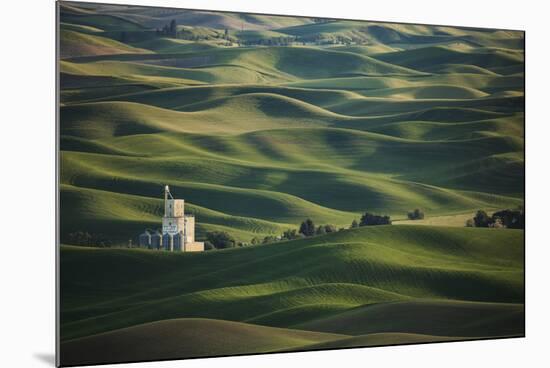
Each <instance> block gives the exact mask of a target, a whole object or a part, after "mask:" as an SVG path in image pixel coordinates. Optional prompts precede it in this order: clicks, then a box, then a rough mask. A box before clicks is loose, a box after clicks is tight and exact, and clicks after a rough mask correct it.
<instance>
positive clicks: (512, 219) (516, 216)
mask: <svg viewBox="0 0 550 368" xmlns="http://www.w3.org/2000/svg"><path fill="white" fill-rule="evenodd" d="M493 219H494V220H495V221H496V220H497V219H499V220H500V221H501V222H502V225H503V226H504V227H507V228H508V229H525V212H524V211H523V208H518V209H516V210H510V209H507V210H502V211H498V212H495V213H493Z"/></svg>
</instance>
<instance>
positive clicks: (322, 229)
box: [315, 224, 338, 235]
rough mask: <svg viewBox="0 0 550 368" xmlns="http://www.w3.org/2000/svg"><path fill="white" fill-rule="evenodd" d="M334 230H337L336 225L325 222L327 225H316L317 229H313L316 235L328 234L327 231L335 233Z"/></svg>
mask: <svg viewBox="0 0 550 368" xmlns="http://www.w3.org/2000/svg"><path fill="white" fill-rule="evenodd" d="M336 231H338V229H337V228H336V226H334V225H330V224H327V225H320V226H318V227H317V229H316V230H315V234H316V235H323V234H328V233H335V232H336Z"/></svg>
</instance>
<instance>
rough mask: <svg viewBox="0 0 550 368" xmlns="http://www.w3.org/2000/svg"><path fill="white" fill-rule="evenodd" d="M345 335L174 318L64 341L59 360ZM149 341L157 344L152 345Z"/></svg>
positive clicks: (240, 348) (188, 352) (258, 347)
mask: <svg viewBox="0 0 550 368" xmlns="http://www.w3.org/2000/svg"><path fill="white" fill-rule="evenodd" d="M344 337H345V336H342V335H337V334H329V333H319V332H306V331H299V330H289V329H280V328H273V327H264V326H257V325H251V324H246V323H237V322H229V321H218V320H210V319H198V318H197V319H176V320H165V321H160V322H153V323H147V324H143V325H138V326H133V327H129V328H126V329H121V330H117V331H114V332H110V333H105V334H101V335H96V336H91V337H88V338H83V339H77V340H73V341H69V342H66V343H63V344H62V346H61V349H62V355H61V361H62V363H63V364H66V365H71V364H76V363H78V364H98V363H107V362H108V363H113V362H125V361H138V360H162V359H174V358H179V357H185V358H190V357H205V356H213V355H214V356H215V355H228V354H231V355H234V354H250V353H265V352H269V351H276V350H289V349H296V348H300V347H302V346H307V345H311V344H319V343H322V342H326V341H331V340H338V339H341V338H344ZM151 341H155V343H154V344H151ZM191 341H192V343H189V342H191Z"/></svg>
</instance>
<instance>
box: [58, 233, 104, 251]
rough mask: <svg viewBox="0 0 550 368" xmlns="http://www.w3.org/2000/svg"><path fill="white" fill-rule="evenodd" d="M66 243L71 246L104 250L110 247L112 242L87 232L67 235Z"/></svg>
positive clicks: (100, 235) (102, 236)
mask: <svg viewBox="0 0 550 368" xmlns="http://www.w3.org/2000/svg"><path fill="white" fill-rule="evenodd" d="M66 240H67V242H68V243H69V244H72V245H83V246H87V247H98V248H105V247H110V246H111V245H112V242H111V240H110V239H108V238H107V237H106V236H105V235H103V234H94V233H89V232H87V231H75V232H73V233H69V234H67V239H66Z"/></svg>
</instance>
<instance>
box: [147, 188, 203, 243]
mask: <svg viewBox="0 0 550 368" xmlns="http://www.w3.org/2000/svg"><path fill="white" fill-rule="evenodd" d="M139 246H140V247H144V248H149V249H159V250H160V249H163V250H167V251H170V252H202V251H204V243H203V242H197V241H195V216H193V215H186V214H185V201H184V200H183V199H174V197H172V194H171V193H170V188H169V187H168V185H166V186H165V187H164V216H163V217H162V232H160V231H155V232H149V231H147V230H146V231H145V232H144V233H143V234H141V235H140V236H139Z"/></svg>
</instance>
